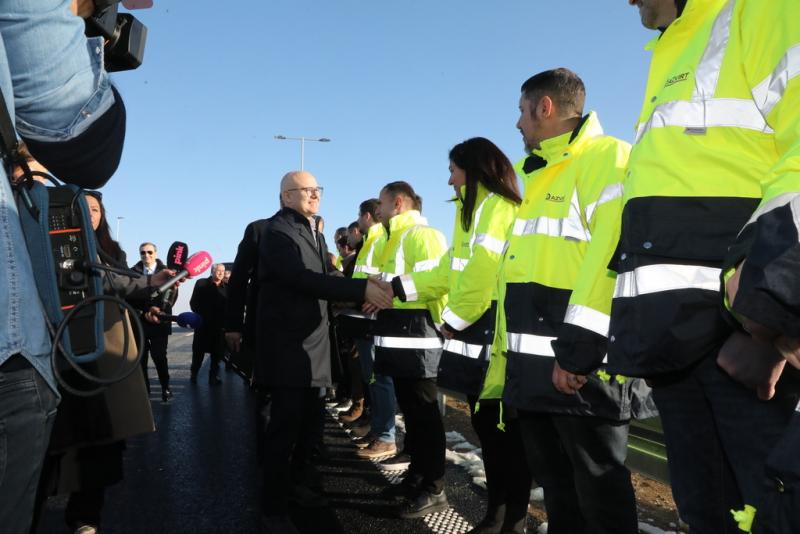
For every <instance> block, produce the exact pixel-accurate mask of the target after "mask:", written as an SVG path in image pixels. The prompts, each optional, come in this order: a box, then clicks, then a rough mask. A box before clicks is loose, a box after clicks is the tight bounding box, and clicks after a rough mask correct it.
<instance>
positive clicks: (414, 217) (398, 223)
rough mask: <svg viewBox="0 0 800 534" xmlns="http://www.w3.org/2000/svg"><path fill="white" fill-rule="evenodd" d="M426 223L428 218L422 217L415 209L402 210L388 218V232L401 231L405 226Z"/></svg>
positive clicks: (425, 224)
mask: <svg viewBox="0 0 800 534" xmlns="http://www.w3.org/2000/svg"><path fill="white" fill-rule="evenodd" d="M427 224H428V219H426V218H425V217H423V216H422V214H420V212H418V211H417V210H408V211H404V212H403V213H399V214H397V215H395V216H394V217H392V218H391V219H389V234H393V233H395V232H402V231H403V230H405V229H406V228H410V227H412V226H416V225H424V226H427Z"/></svg>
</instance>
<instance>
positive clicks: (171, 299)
mask: <svg viewBox="0 0 800 534" xmlns="http://www.w3.org/2000/svg"><path fill="white" fill-rule="evenodd" d="M166 268H167V266H166V265H164V262H162V261H161V260H159V259H156V272H159V271H163V270H164V269H166ZM131 270H132V271H136V272H137V273H143V272H144V264H143V263H142V262H141V261H139V262H138V263H136V265H134V266H133V267H131ZM129 300H130V302H131V304H132V305H133V307H135V308H136V309H137V310H140V311H142V312H146V311H148V310H149V309H150V306H158V307H159V308H161V311H162V312H164V313H166V314H168V315H172V306H173V305H174V304H175V301H176V300H178V289H177V288H174V287H173V288H171V289H168V290H167V291H166V293H164V295H160V296H158V297H157V298H155V299H150V298H146V299H129ZM142 325H143V326H144V335H145V337H148V338H153V337H158V336H168V335H170V334H172V321H162V322H160V323H159V324H155V323H151V322H150V321H145V320H144V319H142Z"/></svg>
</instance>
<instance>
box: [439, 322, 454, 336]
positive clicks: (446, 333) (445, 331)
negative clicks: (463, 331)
mask: <svg viewBox="0 0 800 534" xmlns="http://www.w3.org/2000/svg"><path fill="white" fill-rule="evenodd" d="M441 334H442V337H443V338H445V339H453V336H454V335H455V332H453V331H452V330H450V329H449V328H447V325H446V324H443V325H442V328H441Z"/></svg>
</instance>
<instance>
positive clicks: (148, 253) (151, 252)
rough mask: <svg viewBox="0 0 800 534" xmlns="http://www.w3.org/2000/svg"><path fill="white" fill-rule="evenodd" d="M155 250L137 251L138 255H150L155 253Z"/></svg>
mask: <svg viewBox="0 0 800 534" xmlns="http://www.w3.org/2000/svg"><path fill="white" fill-rule="evenodd" d="M155 252H156V251H155V250H140V251H139V255H140V256H144V255H148V256H152V255H153V254H155Z"/></svg>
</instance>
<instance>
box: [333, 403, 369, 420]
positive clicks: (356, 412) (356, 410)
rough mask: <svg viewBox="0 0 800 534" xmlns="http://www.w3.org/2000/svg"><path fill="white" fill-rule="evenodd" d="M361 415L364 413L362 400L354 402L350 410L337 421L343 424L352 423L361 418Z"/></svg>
mask: <svg viewBox="0 0 800 534" xmlns="http://www.w3.org/2000/svg"><path fill="white" fill-rule="evenodd" d="M362 413H364V399H358V400H354V401H353V405H352V406H351V407H350V409H349V410H347V411H346V412H344V413H343V414H341V415H339V421H341V422H342V423H345V424H346V423H352V422H353V421H355V420H356V419H358V418H359V417H361V414H362Z"/></svg>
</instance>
